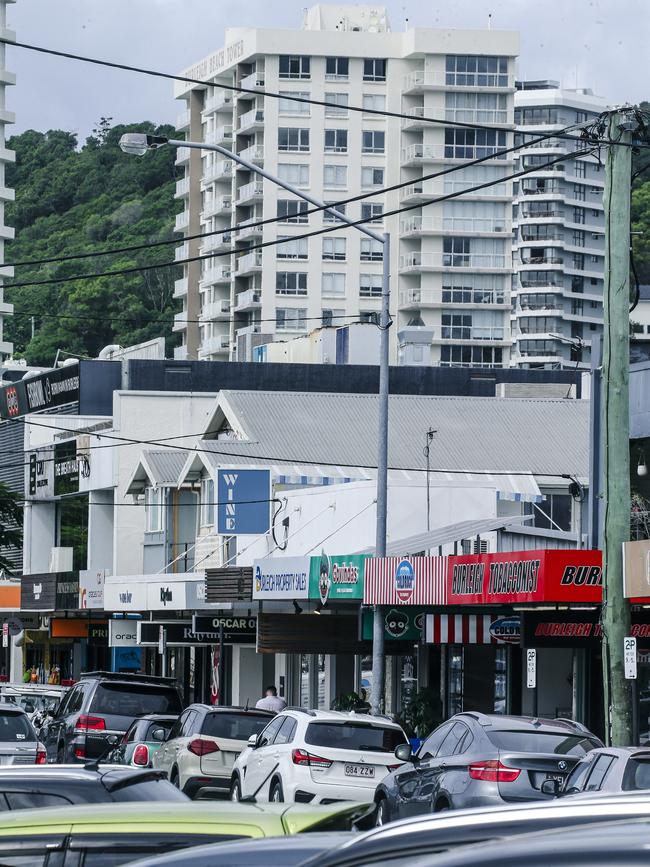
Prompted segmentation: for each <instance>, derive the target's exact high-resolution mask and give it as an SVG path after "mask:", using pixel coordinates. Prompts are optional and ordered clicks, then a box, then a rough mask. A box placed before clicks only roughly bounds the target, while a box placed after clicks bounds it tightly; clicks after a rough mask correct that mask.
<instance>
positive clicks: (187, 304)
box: [175, 5, 519, 366]
mask: <svg viewBox="0 0 650 867" xmlns="http://www.w3.org/2000/svg"><path fill="white" fill-rule="evenodd" d="M518 43H519V40H518V35H517V34H516V33H512V32H499V31H488V30H485V31H462V30H457V31H454V30H434V29H425V28H412V29H408V30H406V31H405V32H400V33H395V32H391V31H390V27H389V24H388V20H387V17H386V11H385V9H384V8H383V7H371V6H338V5H337V6H334V5H333V6H314V7H312V8H311V9H309V10H307V11H306V12H305V17H304V23H303V28H302V30H300V31H296V30H271V29H245V28H230V29H228V30H227V31H226V39H225V46H224V48H222V49H220V50H219V51H217V52H216V53H214V54H212V55H210V56H209V57H207V58H205V59H204V60H202V61H200V62H199V63H197V64H196V65H195V66H193V67H191V68H190V69H188V70H185V72H184V74H185V75H187V76H189V77H191V78H195V79H200V80H201V81H204V82H205V84H192V85H190V84H184V83H178V84H177V85H176V96H177V97H178V98H180V99H184V100H185V101H186V111H185V112H184V113H183V114H182V115H181V117H180V119H179V122H178V126H179V129H181V130H183V132H184V134H185V136H186V138H187V139H188V140H199V141H206V142H217V143H221V144H223V145H224V146H226V147H228V148H229V149H231V150H234V151H236V152H237V153H241V154H243V155H244V156H245V157H246V158H247V159H248V160H249V161H253V162H257V163H259V164H260V165H263V166H264V168H265V169H267V170H269V171H270V172H272V173H273V174H275V175H279V176H280V177H283V178H286V179H287V180H288V181H290V182H291V183H292V184H294V185H295V186H297V187H300V188H302V189H305V190H308V191H309V192H310V193H311V195H313V196H315V197H317V198H320V199H322V200H324V201H327V202H336V201H339V200H343V199H348V198H351V197H353V196H356V195H360V194H364V196H367V199H364V201H363V202H362V203H361V202H355V203H352V204H349V205H348V206H347V208H346V214H347V215H349V216H351V217H352V218H354V219H361V218H362V217H363V218H367V220H368V222H371V223H372V227H373V228H374V229H376V230H379V231H390V232H391V235H392V241H393V244H392V248H393V249H392V261H391V275H392V287H391V288H392V313H393V318H394V321H395V325H394V327H393V329H391V335H392V341H393V345H392V356H393V361H395V360H396V359H397V358H399V360H400V361H401V362H402V363H407V364H445V365H455V364H459V365H460V364H462V365H473V364H489V365H496V366H502V365H504V366H505V365H507V364H508V363H509V350H510V344H511V340H510V309H511V304H510V283H511V274H512V243H511V208H512V184H511V183H509V182H507V181H503V180H500V179H501V178H503V177H504V176H506V175H508V174H510V173H511V172H512V171H513V167H514V158H510V159H494V160H489V161H488V162H486V163H483V164H481V165H480V166H474V167H469V168H464V169H460V170H458V171H455V172H453V173H451V174H448V175H446V176H444V177H442V176H441V177H438V178H436V179H432V180H428V181H424V182H423V181H422V180H421V179H422V176H423V175H426V174H430V173H433V172H441V171H443V170H444V169H447V168H451V167H457V166H461V165H462V164H463V163H464V162H466V161H469V160H472V159H474V158H476V157H483V156H486V155H487V156H489V155H490V154H491V153H493V152H494V151H495V150H498V149H500V148H502V147H504V146H507V145H509V144H511V143H512V139H513V132H511V131H512V130H514V126H513V124H514V84H515V75H514V64H515V57H516V55H517V52H518ZM219 84H229V85H233V84H234V85H240V86H243V87H246V88H264V89H266V90H268V91H272V92H276V93H278V92H279V93H282V94H283V95H284V98H282V99H276V98H273V97H268V96H267V97H264V96H261V95H256V94H251V93H237V92H234V93H233V92H230V91H228V90H224V89H221V88H220V87H219V86H218V85H219ZM290 96H300V97H306V98H311V99H316V100H323V101H327V102H328V103H331V105H330V106H328V107H321V106H316V105H309V104H305V103H299V102H294V101H292V100H291V99H289V97H290ZM350 106H362V107H363V108H367V109H379V110H383V109H387V110H389V111H391V112H398V113H401V114H405V115H407V118H406V119H400V118H388V117H385V116H380V115H375V114H370V113H361V112H356V111H350V110H349V107H350ZM428 117H434V118H442V119H445V120H447V121H462V122H469V123H478V124H481V125H483V126H484V128H482V129H479V130H474V129H470V128H458V127H456V128H454V127H451V126H444V125H440V124H433V123H430V122H428V121H427V120H426V118H428ZM497 127H498V129H497ZM177 162H178V164H179V165H183V166H185V177H184V178H183V179H182V180H179V181H178V184H177V196H178V197H179V198H181V199H182V200H183V201H184V205H185V208H184V210H183V211H182V212H181V213H180V214H179V215H178V218H177V220H176V228H177V230H178V231H180V232H183V233H184V234H185V235H194V234H197V233H199V232H206V231H210V230H214V229H218V228H223V227H228V226H231V225H233V226H234V225H236V226H237V227H238V229H237V232H236V233H235V234H234V235H233V236H228V235H222V236H219V235H214V236H212V237H208V238H205V239H202V240H198V241H196V240H186V241H185V242H184V243H183V244H182V245H181V246H179V247H178V248H177V258H178V259H183V258H186V257H187V256H188V255H189V256H193V255H196V254H197V253H199V252H201V253H206V252H209V251H214V252H222V253H227V252H228V250H229V249H230V247H231V245H232V244H233V242H234V243H235V244H236V248H237V251H236V252H235V253H234V254H233V255H225V256H223V257H220V258H214V259H211V260H206V261H204V262H202V263H200V262H199V263H196V262H195V263H190V264H189V265H185V266H184V276H183V278H182V279H180V280H179V281H178V282H177V284H176V296H177V297H178V298H182V299H183V312H182V313H179V314H178V316H177V322H176V325H175V330H177V331H179V332H182V335H183V345H182V347H180V348H179V349H178V350H177V352H176V355H177V357H180V358H186V357H187V358H202V359H226V358H232V359H237V360H240V361H246V360H250V359H251V358H252V357H253V354H254V353H253V351H254V347H255V346H256V345H259V344H261V343H266V342H269V340H286V339H287V338H289V337H293V336H296V335H299V334H302V333H305V332H306V331H309V330H311V329H313V328H316V327H318V326H319V325H321V324H324V323H325V324H326V323H339V322H340V323H344V322H350V321H352V320H353V319H355V318H359V317H360V318H362V319H363V318H369V317H371V316H372V315H373V314H375V313H377V312H378V311H379V308H380V304H381V300H380V295H381V272H382V247H381V245H380V244H376V243H375V242H373V241H372V240H371V239H370V238H367V237H365V236H363V235H362V234H360V233H359V232H358V231H356V230H355V229H352V228H346V227H345V226H343V225H341V228H340V230H338V231H335V232H332V233H330V234H328V235H322V236H316V237H312V238H309V239H304V240H292V238H294V237H295V236H296V235H300V234H302V233H304V232H309V231H314V230H316V229H319V228H321V227H323V225H327V224H333V222H334V218H333V217H330V216H328V215H323V214H321V213H318V214H313V215H307V214H305V210H306V209H307V206H306V205H303V204H301V203H300V201H299V200H298V199H297V198H296V197H294V196H291V195H289V194H287V193H286V192H284V191H283V190H281V189H279V188H278V187H276V186H275V185H274V184H272V183H271V182H269V181H264V182H262V180H261V179H260V178H258V177H256V176H255V175H254V174H253V173H250V172H248V171H246V170H244V169H242V168H240V167H238V166H237V165H236V164H235V165H233V164H232V163H231V162H230V161H228V160H226V159H222V158H221V157H217V155H216V154H214V153H209V152H207V151H205V152H200V151H196V150H191V151H190V150H189V149H181V150H180V151H179V153H178V156H177ZM488 180H494V181H499V182H498V183H495V185H494V186H491V187H489V188H486V189H484V190H482V191H480V192H477V193H474V194H468V195H467V196H462V197H461V198H459V199H457V200H452V201H448V202H446V203H439V204H433V205H427V206H425V205H423V202H426V201H427V200H428V199H431V198H434V197H436V196H443V195H445V194H447V193H451V192H458V191H462V190H465V189H467V188H469V187H472V186H474V185H476V184H480V183H484V182H486V181H488ZM401 182H408V185H407V186H406V187H405V188H403V189H401V190H399V191H395V192H392V193H388V194H383V193H381V190H382V188H384V187H387V186H390V185H393V184H399V183H401ZM406 205H413V206H414V208H413V210H411V211H409V212H407V213H404V214H401V215H396V216H393V217H389V218H386V219H384V218H383V217H382V214H383V212H384V211H390V210H393V209H395V208H399V207H402V206H406ZM277 216H280V217H281V218H282V219H281V220H280V222H278V223H272V224H269V225H266V226H264V227H260V226H255V225H254V223H255V222H257V221H258V220H260V219H268V218H275V217H277ZM247 224H248V225H247ZM277 239H283V240H284V239H286V240H285V242H284V243H282V244H281V245H280V246H277V247H276V246H269V247H266V248H264V249H262V250H251V249H250V248H251V247H252V246H254V245H257V244H259V243H265V242H267V241H275V240H277ZM185 320H190V321H189V322H186V321H185ZM192 320H198V322H193V321H192Z"/></svg>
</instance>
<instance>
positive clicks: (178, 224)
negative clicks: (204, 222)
mask: <svg viewBox="0 0 650 867" xmlns="http://www.w3.org/2000/svg"><path fill="white" fill-rule="evenodd" d="M189 224H190V212H189V211H181V212H180V214H176V220H175V221H174V230H175V231H176V232H182V231H183V229H186V228H187V227H188V226H189Z"/></svg>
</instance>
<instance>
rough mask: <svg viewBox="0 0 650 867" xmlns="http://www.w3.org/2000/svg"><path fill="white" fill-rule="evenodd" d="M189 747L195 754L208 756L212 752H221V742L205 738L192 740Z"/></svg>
mask: <svg viewBox="0 0 650 867" xmlns="http://www.w3.org/2000/svg"><path fill="white" fill-rule="evenodd" d="M187 748H188V750H189V751H190V752H191V753H194V755H195V756H207V755H209V754H210V753H218V752H219V744H218V743H217V742H216V741H208V740H203V739H202V738H195V739H194V740H193V741H190V742H189V744H188V745H187Z"/></svg>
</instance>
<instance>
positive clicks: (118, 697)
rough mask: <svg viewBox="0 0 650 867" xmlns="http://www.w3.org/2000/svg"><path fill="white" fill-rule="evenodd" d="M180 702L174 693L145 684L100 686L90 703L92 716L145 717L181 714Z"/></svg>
mask: <svg viewBox="0 0 650 867" xmlns="http://www.w3.org/2000/svg"><path fill="white" fill-rule="evenodd" d="M181 710H182V707H181V701H180V698H179V695H178V693H177V692H176V690H175V689H173V688H172V687H168V686H149V685H146V684H143V683H133V684H131V683H100V684H98V686H97V689H96V690H95V695H94V696H93V699H92V702H91V703H90V712H91V713H106V714H116V715H118V716H131V717H134V716H144V714H149V713H169V714H173V713H180V712H181Z"/></svg>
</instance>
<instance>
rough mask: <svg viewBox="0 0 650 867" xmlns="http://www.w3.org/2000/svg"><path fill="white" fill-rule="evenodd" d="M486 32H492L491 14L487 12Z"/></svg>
mask: <svg viewBox="0 0 650 867" xmlns="http://www.w3.org/2000/svg"><path fill="white" fill-rule="evenodd" d="M488 30H492V13H491V12H488Z"/></svg>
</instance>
